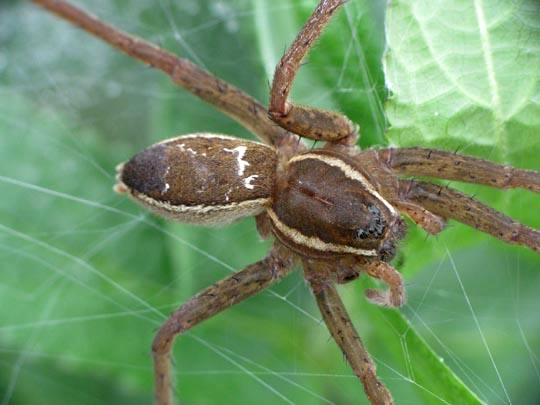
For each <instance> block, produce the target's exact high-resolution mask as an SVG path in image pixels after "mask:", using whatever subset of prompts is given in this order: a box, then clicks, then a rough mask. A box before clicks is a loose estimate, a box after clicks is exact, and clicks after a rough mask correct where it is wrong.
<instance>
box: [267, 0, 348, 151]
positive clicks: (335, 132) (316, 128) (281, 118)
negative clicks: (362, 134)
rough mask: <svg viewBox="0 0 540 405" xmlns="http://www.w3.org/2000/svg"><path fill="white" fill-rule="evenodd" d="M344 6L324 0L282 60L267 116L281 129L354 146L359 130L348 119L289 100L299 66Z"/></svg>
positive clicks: (333, 0) (307, 136)
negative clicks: (336, 13)
mask: <svg viewBox="0 0 540 405" xmlns="http://www.w3.org/2000/svg"><path fill="white" fill-rule="evenodd" d="M343 3H345V2H344V1H343V0H322V1H321V2H320V3H319V5H318V6H317V8H316V9H315V11H314V12H313V14H312V15H311V17H310V19H309V20H308V22H307V23H306V25H304V27H303V28H302V31H300V33H299V34H298V36H297V37H296V39H295V40H294V42H293V43H292V45H291V46H290V48H289V49H288V50H287V52H286V53H285V55H284V56H283V57H282V58H281V61H280V62H279V63H278V65H277V66H276V71H275V73H274V80H273V82H272V90H271V92H270V105H269V107H268V116H269V117H270V119H271V120H272V121H274V122H275V123H276V124H278V125H279V126H281V127H282V128H285V129H286V130H288V131H290V132H293V133H295V134H298V135H300V136H303V137H305V138H309V139H313V140H322V141H338V140H340V139H343V141H342V142H344V143H346V144H349V145H354V144H355V143H356V137H357V132H358V128H357V126H355V125H354V124H353V123H351V121H349V119H348V118H347V117H346V116H344V115H342V114H339V113H335V112H332V111H326V110H321V109H317V108H311V107H306V106H301V105H295V104H293V103H291V102H290V101H288V96H289V93H290V91H291V88H292V84H293V82H294V77H295V76H296V72H297V71H298V69H299V67H300V63H301V62H302V60H303V59H304V56H305V55H306V54H307V52H308V51H309V49H310V48H311V47H312V46H313V44H314V43H315V41H316V40H317V39H318V38H319V36H320V35H321V33H322V31H323V30H324V28H325V27H326V25H327V24H328V22H329V21H330V18H331V17H332V16H333V15H334V13H335V12H336V11H337V10H338V8H339V7H340V6H341V5H342V4H343ZM344 138H346V139H344Z"/></svg>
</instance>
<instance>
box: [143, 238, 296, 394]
mask: <svg viewBox="0 0 540 405" xmlns="http://www.w3.org/2000/svg"><path fill="white" fill-rule="evenodd" d="M294 262H295V261H294V258H293V257H292V256H291V254H289V253H288V251H287V250H286V249H283V248H282V247H281V246H279V245H277V244H275V245H274V247H273V248H272V250H271V252H270V254H269V256H268V257H266V258H265V259H263V260H261V261H259V262H257V263H254V264H252V265H250V266H248V267H246V268H245V269H244V270H242V271H240V272H237V273H234V274H232V275H231V276H229V277H227V278H225V279H223V280H221V281H219V282H217V283H215V284H213V285H212V286H210V287H208V288H206V289H205V290H203V291H201V292H200V293H198V294H197V295H195V296H194V297H193V298H191V299H190V300H189V301H188V302H186V303H185V304H183V305H182V306H181V307H180V308H178V309H177V310H176V311H174V312H173V314H172V315H171V316H170V317H169V319H167V321H166V322H165V323H164V324H163V325H162V326H161V328H160V329H159V331H158V333H157V335H156V337H155V338H154V342H153V344H152V351H153V355H154V380H155V399H156V404H158V405H170V404H172V403H173V397H172V389H171V388H172V387H171V374H172V373H171V361H170V354H171V350H172V347H173V342H174V338H175V336H176V335H177V334H180V333H184V332H187V331H188V330H190V329H191V328H193V327H194V326H196V325H198V324H199V323H201V322H203V321H205V320H207V319H208V318H211V317H212V316H214V315H216V314H217V313H219V312H221V311H223V310H225V309H227V308H229V307H231V306H233V305H235V304H237V303H239V302H241V301H243V300H245V299H246V298H249V297H251V296H252V295H254V294H256V293H257V292H259V291H261V290H263V289H264V288H266V287H268V286H270V285H271V284H272V283H274V282H275V281H277V280H279V279H281V278H282V277H284V276H285V275H287V274H288V273H289V272H290V271H291V270H292V269H293V267H294Z"/></svg>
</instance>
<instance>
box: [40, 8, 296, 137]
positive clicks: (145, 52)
mask: <svg viewBox="0 0 540 405" xmlns="http://www.w3.org/2000/svg"><path fill="white" fill-rule="evenodd" d="M32 1H33V2H34V3H36V4H39V5H40V6H42V7H44V8H46V9H47V10H49V11H51V12H53V13H54V14H56V15H58V16H60V17H62V18H63V19H65V20H67V21H70V22H71V23H73V24H74V25H77V26H78V27H80V28H82V29H83V30H85V31H87V32H88V33H90V34H92V35H94V36H96V37H98V38H100V39H102V40H103V41H105V42H107V43H108V44H109V45H111V46H113V47H115V48H116V49H118V50H119V51H121V52H123V53H125V54H126V55H128V56H130V57H132V58H134V59H137V60H139V61H141V62H143V63H146V64H147V65H149V66H151V67H154V68H157V69H159V70H161V71H163V72H164V73H165V74H167V75H168V76H169V77H170V78H171V80H172V81H173V82H174V83H176V84H178V85H179V86H180V87H183V88H184V89H185V90H187V91H189V92H190V93H192V94H193V95H195V96H197V97H199V98H200V99H202V100H204V101H206V102H207V103H209V104H212V105H213V106H215V107H216V108H218V109H220V110H221V111H223V112H224V113H225V114H227V115H229V116H230V117H231V118H233V119H234V120H236V121H237V122H239V123H240V124H242V125H243V126H244V127H246V128H247V129H248V130H250V131H251V132H252V133H254V134H256V135H257V136H258V137H259V138H260V139H261V140H263V141H264V142H265V143H267V144H269V145H274V146H276V145H279V144H280V143H282V142H283V140H284V138H289V137H291V135H290V134H288V133H287V132H286V131H284V130H283V129H282V128H279V127H277V126H276V125H275V124H274V123H273V122H272V121H270V119H269V118H268V116H267V111H266V108H265V107H263V106H262V105H261V104H260V103H259V102H258V101H257V100H255V99H254V98H252V97H251V96H249V95H248V94H246V93H244V92H243V91H242V90H240V89H238V88H237V87H235V86H233V85H231V84H229V83H227V82H225V81H223V80H221V79H220V78H218V77H216V76H214V75H212V74H211V73H209V72H207V71H206V70H204V69H202V68H200V67H198V66H197V65H195V64H193V63H191V62H190V61H189V60H187V59H183V58H179V57H177V56H175V55H173V54H171V53H170V52H167V51H165V50H163V49H160V48H159V47H157V46H156V45H154V44H151V43H149V42H147V41H145V40H144V39H141V38H138V37H136V36H133V35H129V34H127V33H125V32H123V31H120V30H118V29H116V28H114V27H112V26H111V25H109V24H106V23H105V22H103V21H101V20H99V19H98V18H97V17H95V16H93V15H91V14H88V13H87V12H85V11H83V10H81V9H79V8H78V7H75V6H74V5H72V4H70V3H69V2H67V1H63V0H32ZM44 46H45V44H44ZM290 142H293V143H294V140H292V139H291V141H290Z"/></svg>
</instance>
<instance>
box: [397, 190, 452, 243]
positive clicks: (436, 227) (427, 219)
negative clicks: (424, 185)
mask: <svg viewBox="0 0 540 405" xmlns="http://www.w3.org/2000/svg"><path fill="white" fill-rule="evenodd" d="M392 205H394V206H395V207H396V208H397V209H398V210H399V211H400V212H402V213H404V214H405V215H407V216H408V217H409V218H411V219H412V220H413V221H414V223H415V224H416V225H418V226H421V227H422V228H424V229H425V230H426V231H427V232H429V233H430V234H431V235H436V234H438V233H439V232H442V231H443V230H444V228H445V227H446V220H445V219H444V218H442V217H440V216H439V215H435V214H434V213H432V212H429V211H428V210H426V209H425V208H424V207H422V206H420V205H419V204H415V203H413V202H410V201H403V200H399V199H398V200H397V201H392Z"/></svg>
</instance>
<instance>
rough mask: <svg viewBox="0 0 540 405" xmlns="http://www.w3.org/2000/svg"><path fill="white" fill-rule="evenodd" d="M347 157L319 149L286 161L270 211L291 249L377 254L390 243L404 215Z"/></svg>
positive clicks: (310, 253) (309, 252) (317, 254)
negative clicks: (287, 163)
mask: <svg viewBox="0 0 540 405" xmlns="http://www.w3.org/2000/svg"><path fill="white" fill-rule="evenodd" d="M349 160H350V158H348V157H346V156H340V155H337V154H335V153H328V152H326V151H324V150H317V151H313V152H309V153H304V154H301V155H298V156H296V157H294V158H292V159H291V160H290V161H289V165H288V169H287V172H286V173H285V174H284V175H283V176H282V178H280V179H279V181H278V182H277V184H276V189H275V191H274V197H273V205H272V208H271V209H270V210H269V216H270V219H271V223H272V228H273V231H274V233H275V234H276V237H278V238H279V239H280V240H281V241H282V242H283V243H285V244H286V245H287V246H289V247H290V248H291V249H293V250H295V251H297V252H299V253H301V254H303V255H306V256H310V257H324V256H330V255H335V254H336V253H337V254H339V253H341V254H354V255H361V256H377V257H380V256H381V255H384V253H383V252H382V251H384V250H387V249H388V248H389V247H390V248H393V244H394V239H395V238H394V236H395V233H396V231H398V232H400V231H401V229H402V220H401V218H400V216H399V214H398V213H397V211H396V210H395V209H394V208H393V207H392V206H391V205H390V204H389V203H388V202H387V201H386V200H385V199H384V198H383V197H382V196H381V195H380V194H379V193H378V192H377V191H376V189H375V187H374V186H373V185H372V184H371V183H370V182H369V180H368V179H367V178H366V176H365V175H364V174H363V173H361V172H360V171H359V170H358V169H357V168H356V167H355V166H353V165H351V164H350V162H349ZM390 245H391V246H390Z"/></svg>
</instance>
